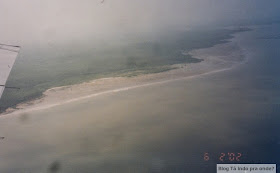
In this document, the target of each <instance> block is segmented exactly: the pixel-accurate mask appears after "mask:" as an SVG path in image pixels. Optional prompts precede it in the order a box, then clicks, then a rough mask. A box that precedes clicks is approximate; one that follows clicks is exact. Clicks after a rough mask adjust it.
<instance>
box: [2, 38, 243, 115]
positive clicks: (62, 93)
mask: <svg viewBox="0 0 280 173" xmlns="http://www.w3.org/2000/svg"><path fill="white" fill-rule="evenodd" d="M243 51H244V50H242V48H240V47H239V45H238V39H237V38H236V37H234V38H232V39H230V40H228V42H227V43H224V44H218V45H215V46H213V47H210V48H203V49H196V50H192V51H190V52H183V53H184V54H190V55H192V56H193V57H194V58H199V59H203V61H202V62H200V63H190V64H176V65H172V68H174V69H173V70H169V71H165V72H161V73H152V74H141V75H137V76H134V77H122V76H120V77H112V78H101V79H97V80H92V81H90V82H86V83H81V84H75V85H70V86H62V87H55V88H51V89H49V90H47V91H45V92H44V93H43V96H42V97H41V98H37V99H35V100H31V101H27V102H24V103H21V104H18V105H17V106H16V108H9V109H7V110H6V112H4V113H2V114H1V115H2V116H3V115H11V114H21V113H27V112H30V111H36V110H42V109H49V108H52V107H55V106H59V105H63V104H67V103H71V102H75V101H78V100H82V99H87V98H91V97H97V96H100V95H103V94H110V93H115V92H121V91H125V90H130V89H134V88H139V87H145V86H149V85H156V84H161V83H165V82H172V81H174V80H182V79H191V78H195V77H200V76H203V75H209V74H213V73H217V72H221V71H225V70H229V69H231V68H232V67H234V66H235V65H237V64H240V63H241V62H243V61H244V60H243V58H244V56H243Z"/></svg>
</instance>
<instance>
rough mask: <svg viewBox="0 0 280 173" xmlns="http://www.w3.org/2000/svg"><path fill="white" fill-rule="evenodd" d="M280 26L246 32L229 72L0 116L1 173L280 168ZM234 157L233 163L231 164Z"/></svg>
mask: <svg viewBox="0 0 280 173" xmlns="http://www.w3.org/2000/svg"><path fill="white" fill-rule="evenodd" d="M279 35H280V25H279V24H272V25H264V26H257V27H254V30H253V31H248V32H242V33H239V34H238V35H237V37H239V40H240V41H239V42H238V45H239V46H240V47H241V48H242V49H243V51H244V52H245V61H244V62H243V63H241V64H240V65H238V66H236V67H235V68H233V69H231V70H227V71H222V72H220V73H215V74H210V75H205V76H200V77H197V78H192V79H188V80H177V81H172V82H169V83H163V84H157V85H150V86H146V87H141V88H135V89H131V90H127V91H121V92H116V93H110V94H107V95H102V96H100V97H94V98H90V99H84V100H80V101H77V102H73V103H69V104H66V105H62V106H57V107H53V108H51V109H45V110H40V111H34V112H31V113H25V114H20V115H12V116H8V115H7V116H2V117H0V136H3V137H5V138H4V139H2V140H1V141H0V172H1V173H16V172H20V173H38V172H61V173H80V172H81V173H92V172H98V173H105V172H106V173H107V172H108V173H111V172H116V173H118V172H120V173H130V172H135V173H138V172H139V173H143V172H144V173H150V172H164V173H165V172H166V173H167V172H170V173H171V172H172V173H176V172H178V173H182V172H196V173H206V172H207V173H214V172H216V164H217V163H276V164H279V163H280V133H279V131H280V117H279V114H280V78H279V74H280V68H279V65H280V49H279V46H280V39H279ZM229 156H230V157H229Z"/></svg>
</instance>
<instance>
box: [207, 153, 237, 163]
mask: <svg viewBox="0 0 280 173" xmlns="http://www.w3.org/2000/svg"><path fill="white" fill-rule="evenodd" d="M210 157H211V156H210V154H209V153H204V156H203V159H204V161H209V160H210ZM241 157H242V153H234V152H228V153H219V155H218V156H216V157H214V159H218V160H219V161H221V162H225V161H230V162H234V161H237V162H239V161H240V160H241ZM211 158H212V157H211Z"/></svg>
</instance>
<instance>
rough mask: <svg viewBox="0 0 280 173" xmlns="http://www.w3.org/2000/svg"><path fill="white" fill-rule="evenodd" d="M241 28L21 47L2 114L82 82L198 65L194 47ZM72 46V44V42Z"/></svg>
mask: <svg viewBox="0 0 280 173" xmlns="http://www.w3.org/2000/svg"><path fill="white" fill-rule="evenodd" d="M240 31H244V30H211V31H188V32H181V33H178V32H177V33H168V34H162V36H160V37H159V38H158V39H155V40H153V41H139V42H137V43H135V42H129V41H127V43H126V44H122V45H119V46H106V44H105V46H102V47H95V46H91V45H90V44H84V45H77V44H76V45H74V44H73V45H70V43H69V45H67V46H66V45H64V46H61V45H60V46H52V47H48V46H41V47H39V46H37V47H36V46H33V47H30V48H29V47H23V49H22V51H21V53H20V56H19V57H18V59H17V61H16V64H15V66H14V68H13V70H12V73H11V75H10V78H9V80H8V85H10V86H16V87H20V88H21V89H20V90H8V89H6V90H5V92H4V95H3V97H2V99H1V100H0V109H1V110H0V111H4V110H5V109H6V108H8V107H11V106H15V105H16V104H18V103H20V102H23V101H26V100H30V99H34V98H37V97H40V96H41V95H42V93H43V92H44V91H45V90H47V89H49V88H52V87H57V86H63V85H71V84H76V83H81V82H85V81H89V80H93V79H97V78H102V77H109V76H128V77H131V76H136V75H139V74H147V73H159V72H163V71H167V70H171V69H173V67H171V66H170V65H173V64H180V63H198V62H201V61H202V60H201V59H196V58H193V57H191V56H190V55H184V54H182V53H183V52H188V51H190V50H192V49H197V48H206V47H211V46H214V45H216V44H220V43H224V42H226V41H225V40H226V39H229V38H231V37H232V36H231V34H233V33H235V32H240ZM71 44H72V43H71Z"/></svg>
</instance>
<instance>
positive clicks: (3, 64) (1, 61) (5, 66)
mask: <svg viewBox="0 0 280 173" xmlns="http://www.w3.org/2000/svg"><path fill="white" fill-rule="evenodd" d="M19 50H20V47H19V46H13V45H6V44H0V99H1V96H2V94H3V92H4V89H5V85H6V82H7V79H8V77H9V74H10V72H11V70H12V67H13V65H14V62H15V60H16V57H17V55H18V53H19Z"/></svg>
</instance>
